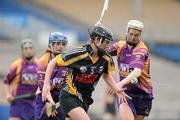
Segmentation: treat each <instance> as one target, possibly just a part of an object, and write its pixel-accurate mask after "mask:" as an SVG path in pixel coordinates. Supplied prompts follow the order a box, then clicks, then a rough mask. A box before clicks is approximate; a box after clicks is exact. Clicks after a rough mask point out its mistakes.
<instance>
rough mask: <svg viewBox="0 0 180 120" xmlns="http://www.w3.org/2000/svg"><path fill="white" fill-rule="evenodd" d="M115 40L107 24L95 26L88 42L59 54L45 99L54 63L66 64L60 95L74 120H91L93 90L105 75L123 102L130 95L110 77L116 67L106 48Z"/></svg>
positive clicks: (62, 104) (46, 84)
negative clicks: (64, 80) (90, 106)
mask: <svg viewBox="0 0 180 120" xmlns="http://www.w3.org/2000/svg"><path fill="white" fill-rule="evenodd" d="M110 41H113V39H112V32H111V31H110V30H109V29H107V28H106V27H104V26H96V27H95V28H94V29H93V31H92V32H91V33H90V41H89V44H87V45H84V46H82V47H80V48H76V49H74V50H70V51H67V52H65V53H64V54H62V55H58V56H57V57H56V58H54V59H53V60H52V61H51V62H50V63H49V65H48V68H47V71H46V76H45V83H44V87H43V91H42V92H43V93H42V97H43V98H42V99H44V100H45V99H46V95H47V94H49V90H50V87H49V79H50V76H51V74H52V71H53V68H54V67H55V65H58V66H66V67H67V68H68V69H69V70H68V72H67V80H66V83H65V84H64V86H63V89H62V91H61V94H60V105H61V107H62V110H63V112H64V115H65V116H68V117H69V118H67V119H71V120H90V118H89V116H88V115H87V113H86V112H87V110H88V108H89V105H90V104H92V103H93V99H92V98H91V95H92V92H93V91H94V89H95V86H96V84H97V82H98V80H99V78H100V76H101V75H103V78H104V80H105V82H106V83H107V84H108V85H109V86H110V87H111V88H112V89H113V90H114V91H116V93H117V95H118V96H119V97H120V99H121V101H123V102H126V97H129V96H127V95H126V94H125V93H124V92H123V89H122V88H119V86H118V85H117V84H116V82H115V81H114V80H113V79H112V77H111V76H110V74H109V73H110V72H111V71H113V70H114V69H115V67H114V62H113V59H112V58H111V56H110V55H109V54H108V53H107V52H106V51H105V50H104V49H105V48H107V47H108V44H109V42H110Z"/></svg>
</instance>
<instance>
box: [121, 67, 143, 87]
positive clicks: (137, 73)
mask: <svg viewBox="0 0 180 120" xmlns="http://www.w3.org/2000/svg"><path fill="white" fill-rule="evenodd" d="M141 73H142V70H141V69H139V68H134V70H133V71H132V72H131V73H130V74H129V75H128V76H127V77H126V78H124V79H123V80H122V81H121V82H120V84H121V85H122V86H125V85H127V84H129V83H131V81H132V80H134V79H137V78H138V77H140V76H141Z"/></svg>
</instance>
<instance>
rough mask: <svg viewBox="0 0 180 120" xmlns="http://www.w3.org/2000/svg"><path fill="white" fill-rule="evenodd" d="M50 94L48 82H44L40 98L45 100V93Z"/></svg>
mask: <svg viewBox="0 0 180 120" xmlns="http://www.w3.org/2000/svg"><path fill="white" fill-rule="evenodd" d="M48 94H50V84H44V86H43V89H42V100H43V101H45V100H46V99H47V95H48Z"/></svg>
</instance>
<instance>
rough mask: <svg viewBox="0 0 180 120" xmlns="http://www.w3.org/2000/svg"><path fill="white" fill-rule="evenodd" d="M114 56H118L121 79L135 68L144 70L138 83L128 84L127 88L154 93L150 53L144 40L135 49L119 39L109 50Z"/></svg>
mask: <svg viewBox="0 0 180 120" xmlns="http://www.w3.org/2000/svg"><path fill="white" fill-rule="evenodd" d="M108 52H109V53H110V54H111V55H112V56H117V63H118V68H119V75H120V80H123V79H124V78H125V77H126V76H128V75H129V73H130V72H131V71H132V70H133V69H134V68H139V69H141V70H142V74H141V76H140V77H139V78H138V80H139V82H138V83H137V84H136V85H131V84H130V85H127V88H128V89H127V90H128V91H131V90H135V89H137V88H138V89H140V90H143V91H144V92H146V93H148V94H152V89H153V88H152V82H151V79H150V78H151V77H150V73H149V71H150V55H149V52H148V48H147V47H146V45H145V44H144V42H142V41H140V42H139V43H138V45H137V46H136V47H135V48H134V49H128V46H127V43H126V41H119V42H117V43H115V44H113V45H112V47H111V48H110V49H109V50H108Z"/></svg>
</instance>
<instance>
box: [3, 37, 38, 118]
mask: <svg viewBox="0 0 180 120" xmlns="http://www.w3.org/2000/svg"><path fill="white" fill-rule="evenodd" d="M21 50H22V58H21V59H18V60H16V61H15V62H13V64H12V65H11V67H10V69H9V72H8V74H7V75H6V76H5V77H4V83H5V87H6V91H7V95H6V99H7V101H8V102H9V103H10V116H9V120H33V119H34V106H33V105H34V102H35V97H28V98H22V99H16V97H17V96H20V95H25V94H30V93H32V94H33V93H35V92H36V90H37V79H38V74H37V67H38V66H37V60H35V58H34V48H33V44H32V40H30V39H25V40H23V41H22V42H21Z"/></svg>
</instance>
